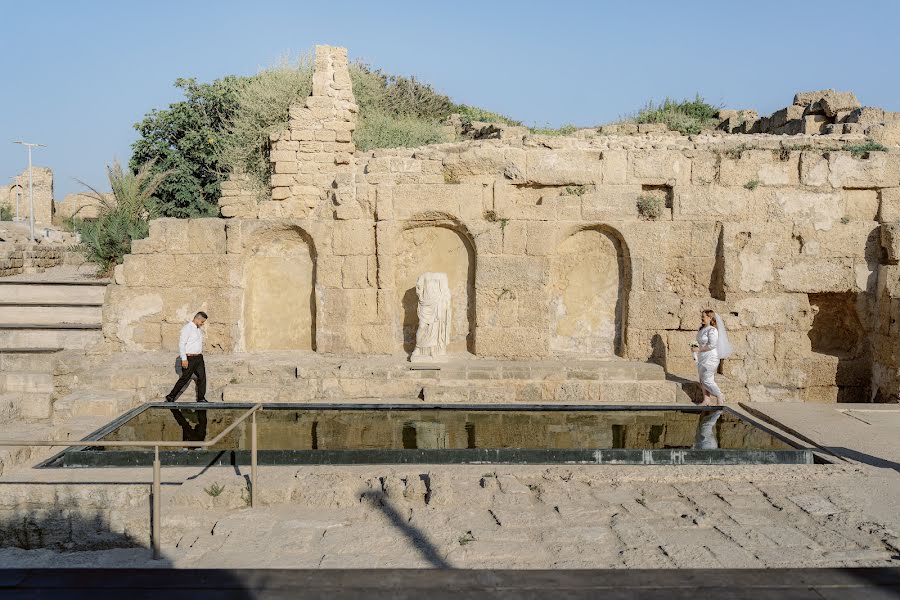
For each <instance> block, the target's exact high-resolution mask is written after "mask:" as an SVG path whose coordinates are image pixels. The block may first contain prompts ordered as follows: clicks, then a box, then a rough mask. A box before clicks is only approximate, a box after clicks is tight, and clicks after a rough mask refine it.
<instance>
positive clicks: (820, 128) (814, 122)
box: [800, 115, 830, 135]
mask: <svg viewBox="0 0 900 600" xmlns="http://www.w3.org/2000/svg"><path fill="white" fill-rule="evenodd" d="M829 124H830V118H829V117H827V116H825V115H806V116H804V117H803V121H802V123H801V126H800V133H802V134H805V135H820V134H822V133H824V132H825V128H826V127H827V126H828V125H829Z"/></svg>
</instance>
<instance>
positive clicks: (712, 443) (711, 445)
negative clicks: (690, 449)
mask: <svg viewBox="0 0 900 600" xmlns="http://www.w3.org/2000/svg"><path fill="white" fill-rule="evenodd" d="M721 416H722V410H721V409H719V410H705V411H703V412H702V413H700V421H699V422H698V423H697V437H696V438H695V439H694V448H698V449H700V450H715V449H717V448H718V447H719V440H718V439H717V438H716V423H717V422H718V421H719V417H721Z"/></svg>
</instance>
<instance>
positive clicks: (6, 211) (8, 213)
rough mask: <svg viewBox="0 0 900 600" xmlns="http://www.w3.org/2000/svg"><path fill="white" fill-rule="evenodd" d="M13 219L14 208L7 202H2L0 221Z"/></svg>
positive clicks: (0, 205)
mask: <svg viewBox="0 0 900 600" xmlns="http://www.w3.org/2000/svg"><path fill="white" fill-rule="evenodd" d="M12 219H13V211H12V208H10V207H9V206H7V205H6V204H0V221H12Z"/></svg>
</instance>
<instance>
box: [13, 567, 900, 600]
mask: <svg viewBox="0 0 900 600" xmlns="http://www.w3.org/2000/svg"><path fill="white" fill-rule="evenodd" d="M0 596H2V597H3V598H35V597H40V598H42V599H48V600H54V599H57V598H59V599H65V600H72V599H79V598H90V599H91V600H97V599H106V598H109V599H113V598H114V599H116V600H118V599H119V598H124V597H129V598H149V597H165V598H166V599H167V600H180V599H181V598H185V599H190V600H204V599H207V598H208V599H215V600H238V599H241V600H243V599H250V598H253V599H264V600H269V599H276V598H277V599H281V598H285V599H287V598H322V599H328V600H333V599H335V598H348V599H356V598H358V599H364V600H374V599H377V598H391V599H404V598H415V599H417V600H418V599H420V598H429V599H441V598H448V599H453V600H464V599H467V598H485V597H489V598H535V599H537V598H541V599H543V598H567V599H581V598H585V599H587V598H591V599H593V598H618V599H622V600H628V599H632V598H641V599H659V600H681V599H684V600H697V599H698V598H732V599H735V600H740V599H747V600H759V599H760V598H796V599H806V598H809V599H811V600H823V599H834V600H838V599H841V600H844V599H848V598H853V599H858V600H866V599H873V600H874V599H880V598H884V599H887V598H897V597H898V596H900V569H845V570H837V569H822V570H816V569H785V570H759V569H737V570H710V569H689V570H678V571H675V570H652V571H645V570H635V571H595V570H578V571H567V570H557V571H508V570H507V571H492V570H476V571H430V570H429V571H422V570H330V571H307V570H269V569H264V570H255V569H239V570H230V569H223V570H198V569H189V570H166V571H163V572H160V571H158V570H153V571H142V570H108V569H84V570H72V571H59V570H49V571H48V570H40V569H32V570H24V571H16V570H0Z"/></svg>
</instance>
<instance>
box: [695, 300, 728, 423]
mask: <svg viewBox="0 0 900 600" xmlns="http://www.w3.org/2000/svg"><path fill="white" fill-rule="evenodd" d="M700 319H701V321H702V324H701V325H700V330H699V331H698V332H697V344H698V347H697V348H695V349H694V350H695V352H696V355H695V356H696V359H697V374H698V376H699V379H700V387H701V388H703V402H701V404H702V405H704V406H710V405H717V406H719V405H722V404H724V403H725V398H724V396H723V394H722V390H720V389H719V386H718V385H716V380H715V374H716V369H718V368H719V360H720V359H723V358H726V357H727V356H729V355H730V354H731V344H730V343H729V342H728V334H727V333H726V331H725V321H724V320H723V319H722V317H720V316H719V315H717V314H716V313H715V312H713V311H711V310H704V311H703V312H702V313H700Z"/></svg>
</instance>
